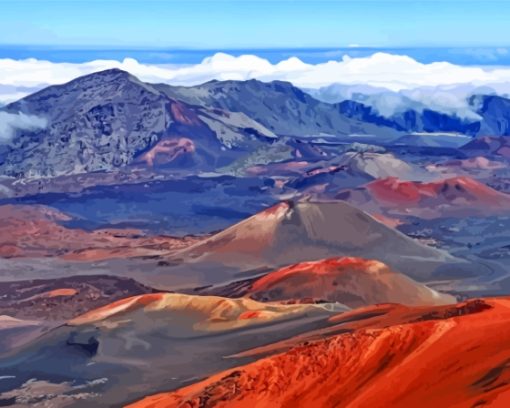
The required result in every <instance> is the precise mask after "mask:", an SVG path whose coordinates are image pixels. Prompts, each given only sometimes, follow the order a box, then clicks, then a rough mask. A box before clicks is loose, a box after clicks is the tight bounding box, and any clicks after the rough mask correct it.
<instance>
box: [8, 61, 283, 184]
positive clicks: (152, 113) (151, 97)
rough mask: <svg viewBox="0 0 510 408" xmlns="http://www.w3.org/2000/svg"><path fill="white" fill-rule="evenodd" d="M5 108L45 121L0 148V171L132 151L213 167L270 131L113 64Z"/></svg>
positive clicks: (112, 157) (91, 164)
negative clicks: (185, 99) (198, 103)
mask: <svg viewBox="0 0 510 408" xmlns="http://www.w3.org/2000/svg"><path fill="white" fill-rule="evenodd" d="M5 110H6V111H8V112H23V113H27V114H31V115H37V116H39V117H43V118H45V119H46V120H47V122H48V125H47V127H46V128H45V129H40V130H37V131H18V132H17V134H16V135H15V137H14V139H13V140H12V141H11V142H10V143H9V144H7V145H3V146H1V147H0V173H2V174H6V175H12V176H21V177H24V176H25V177H26V176H56V175H61V174H73V173H86V172H93V171H110V170H112V169H115V168H119V167H123V166H126V165H129V164H132V163H133V162H135V159H136V158H138V157H139V158H140V160H141V162H145V163H146V164H149V165H153V164H154V163H156V164H157V163H163V164H166V165H168V164H169V163H171V162H173V161H174V160H176V159H180V160H179V161H178V163H177V164H178V166H179V167H180V168H182V167H193V168H197V167H198V168H199V169H214V168H216V167H218V166H222V165H225V164H227V163H229V162H230V161H232V160H235V159H236V158H237V157H238V155H239V152H236V150H240V151H247V152H249V151H251V150H253V149H254V145H258V144H260V143H262V142H261V141H260V139H263V140H264V141H271V140H274V139H275V138H276V135H275V134H274V133H273V132H271V131H269V130H268V129H266V128H264V126H262V125H260V124H259V123H256V122H254V121H253V120H251V119H250V118H248V117H247V116H246V115H244V114H242V113H229V112H225V111H222V110H219V109H215V110H209V109H206V108H201V107H196V106H189V105H187V104H186V103H184V102H181V101H178V100H175V99H172V98H169V97H168V96H167V95H166V94H164V93H162V92H160V91H158V90H157V89H156V88H154V87H153V86H151V85H149V84H145V83H143V82H141V81H139V80H138V79H137V78H135V77H134V76H132V75H130V74H128V73H127V72H124V71H121V70H118V69H112V70H108V71H103V72H98V73H94V74H91V75H87V76H84V77H81V78H78V79H75V80H73V81H71V82H69V83H67V84H64V85H58V86H51V87H48V88H46V89H43V90H42V91H39V92H37V93H35V94H33V95H30V96H28V97H26V98H23V99H22V100H20V101H18V102H15V103H12V104H10V105H8V106H7V107H5ZM162 156H163V157H162ZM183 156H189V157H188V159H187V160H186V159H185V157H184V159H185V160H184V161H183V160H182V159H183Z"/></svg>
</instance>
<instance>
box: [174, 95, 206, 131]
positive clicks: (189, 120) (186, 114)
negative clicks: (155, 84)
mask: <svg viewBox="0 0 510 408" xmlns="http://www.w3.org/2000/svg"><path fill="white" fill-rule="evenodd" d="M170 113H171V115H172V118H173V119H174V120H175V121H176V122H178V123H181V124H183V125H190V126H200V125H202V122H201V120H200V119H199V118H198V116H197V114H196V113H195V112H193V110H191V109H190V108H189V107H188V106H186V105H185V104H183V103H182V102H179V101H173V102H172V104H171V106H170Z"/></svg>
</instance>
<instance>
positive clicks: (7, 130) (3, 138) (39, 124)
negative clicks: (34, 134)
mask: <svg viewBox="0 0 510 408" xmlns="http://www.w3.org/2000/svg"><path fill="white" fill-rule="evenodd" d="M46 125H47V121H46V119H44V118H41V117H39V116H34V115H25V114H24V113H8V112H0V143H6V142H9V141H10V140H11V139H12V137H13V136H14V134H15V133H16V130H18V129H20V130H37V129H44V128H45V127H46Z"/></svg>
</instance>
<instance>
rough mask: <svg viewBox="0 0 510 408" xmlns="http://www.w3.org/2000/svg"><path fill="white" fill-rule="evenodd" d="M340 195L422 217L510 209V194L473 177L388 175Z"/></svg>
mask: <svg viewBox="0 0 510 408" xmlns="http://www.w3.org/2000/svg"><path fill="white" fill-rule="evenodd" d="M336 198H339V199H343V200H346V201H347V202H349V203H351V204H353V205H357V206H360V207H361V208H364V209H365V210H371V211H378V210H386V211H391V212H392V213H396V214H401V215H413V216H417V217H422V218H438V217H444V216H450V217H466V216H473V215H478V216H483V215H494V214H508V213H510V195H509V194H505V193H501V192H499V191H497V190H494V189H492V188H491V187H488V186H487V185H485V184H483V183H481V182H479V181H477V180H474V179H472V178H470V177H465V176H462V177H452V178H448V179H444V180H437V181H432V182H415V181H406V180H401V179H398V178H396V177H388V178H385V179H379V180H375V181H372V182H370V183H368V184H366V185H365V186H362V187H358V188H355V189H352V190H346V191H343V192H340V193H339V194H338V195H337V196H336Z"/></svg>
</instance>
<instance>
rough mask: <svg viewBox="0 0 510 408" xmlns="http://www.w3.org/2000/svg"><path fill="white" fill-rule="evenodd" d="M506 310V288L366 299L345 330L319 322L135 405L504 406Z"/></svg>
mask: <svg viewBox="0 0 510 408" xmlns="http://www.w3.org/2000/svg"><path fill="white" fill-rule="evenodd" d="M509 319H510V301H509V300H508V299H507V298H502V299H487V300H475V301H469V302H467V303H463V304H459V305H455V306H440V307H428V308H427V307H422V308H404V307H402V306H396V305H393V306H391V305H386V306H375V307H371V308H365V309H362V310H359V311H353V312H350V313H346V314H343V315H340V316H338V318H334V321H335V322H336V323H338V324H339V326H340V325H342V328H343V329H344V330H347V331H348V332H347V333H344V334H340V335H334V334H335V332H334V331H331V332H330V334H329V335H328V332H327V331H322V332H321V331H318V332H316V333H315V335H314V334H313V332H312V333H310V336H303V337H302V338H301V341H299V340H298V343H297V345H296V346H295V347H293V348H292V349H291V350H289V351H284V352H282V353H280V354H277V355H273V356H270V357H267V358H264V359H262V360H259V361H256V362H254V363H251V364H248V365H245V366H241V367H237V368H234V369H231V370H228V371H225V372H222V373H219V374H216V375H214V376H212V377H210V378H208V379H206V380H203V381H201V382H198V383H196V384H193V385H190V386H187V387H184V388H181V389H179V390H176V391H173V392H168V393H163V394H157V395H153V396H150V397H147V398H145V399H143V400H141V401H139V402H136V403H133V404H131V405H129V407H130V408H149V407H150V408H163V407H183V406H190V407H195V406H200V407H203V408H209V407H217V408H219V407H236V408H237V407H239V408H241V407H254V406H263V407H275V408H276V407H289V408H290V407H311V406H313V407H324V408H326V407H333V406H334V407H340V408H341V407H346V408H347V407H396V408H407V407H420V408H421V407H430V406H438V407H446V406H447V407H459V408H460V407H482V406H483V407H486V406H490V407H501V408H503V407H506V406H508V404H509V403H510V387H509V385H508V378H509V372H508V359H509V358H510V353H509V351H508V348H507V347H506V346H505V345H506V344H507V343H508V341H509V340H510V328H509V325H508V320H509ZM332 320H333V319H332ZM324 337H326V338H324ZM305 340H308V341H306V342H305Z"/></svg>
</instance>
